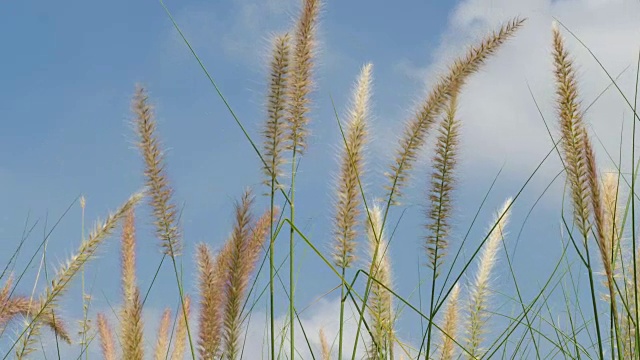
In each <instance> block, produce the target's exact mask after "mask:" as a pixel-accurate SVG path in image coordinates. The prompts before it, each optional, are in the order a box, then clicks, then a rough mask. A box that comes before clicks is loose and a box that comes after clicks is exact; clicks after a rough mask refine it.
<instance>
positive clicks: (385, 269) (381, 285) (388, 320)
mask: <svg viewBox="0 0 640 360" xmlns="http://www.w3.org/2000/svg"><path fill="white" fill-rule="evenodd" d="M369 217H370V218H371V221H369V220H368V219H367V224H368V225H369V226H368V227H367V239H368V243H369V255H370V256H371V259H372V260H371V262H372V263H373V264H374V266H372V267H371V268H372V273H371V276H372V277H373V278H374V279H376V280H377V281H374V282H373V283H372V285H371V297H370V300H369V302H368V308H367V309H368V312H369V317H370V319H371V320H370V322H369V327H370V329H371V333H372V335H373V339H372V342H371V343H370V344H369V347H368V356H369V359H378V358H380V357H382V358H385V356H391V357H393V356H392V354H393V344H394V336H395V332H394V327H393V322H394V314H393V308H392V305H393V301H392V300H393V298H392V295H391V292H389V290H387V289H391V288H392V286H393V285H392V280H391V264H390V262H389V252H388V242H387V240H386V236H385V234H384V233H382V209H381V208H380V207H379V206H378V205H374V206H373V207H372V208H371V210H370V214H369ZM376 254H377V255H376ZM374 255H376V258H374Z"/></svg>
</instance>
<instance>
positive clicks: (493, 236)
mask: <svg viewBox="0 0 640 360" xmlns="http://www.w3.org/2000/svg"><path fill="white" fill-rule="evenodd" d="M511 202H512V199H507V201H505V203H504V205H503V206H502V209H501V210H500V211H499V212H498V214H497V215H496V218H495V220H494V221H493V222H492V226H493V225H495V226H494V227H493V231H491V233H490V234H489V237H488V239H487V240H486V242H485V244H484V249H483V250H482V254H481V255H480V259H479V263H478V270H477V273H476V277H475V281H474V284H473V285H472V286H471V289H470V291H469V308H468V309H469V313H468V319H467V324H466V331H467V339H466V345H465V349H466V350H467V351H468V353H466V356H467V358H469V359H475V358H479V357H480V356H481V355H482V354H481V353H482V349H481V348H480V346H481V344H482V341H483V335H484V333H485V332H486V328H485V323H486V320H487V317H488V313H487V306H488V301H489V295H490V294H491V290H490V289H489V280H490V277H491V271H492V270H493V267H494V265H495V263H496V259H497V255H498V249H499V246H500V243H501V242H502V241H503V239H504V236H505V228H506V226H507V223H508V221H509V216H510V211H509V206H510V205H511Z"/></svg>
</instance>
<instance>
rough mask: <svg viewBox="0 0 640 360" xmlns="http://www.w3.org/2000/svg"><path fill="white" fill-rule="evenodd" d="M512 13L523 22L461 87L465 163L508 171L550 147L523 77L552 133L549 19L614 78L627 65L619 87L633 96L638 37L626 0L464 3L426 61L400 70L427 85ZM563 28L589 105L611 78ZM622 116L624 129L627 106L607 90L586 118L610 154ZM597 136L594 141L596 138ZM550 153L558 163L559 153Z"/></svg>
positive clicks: (639, 28)
mask: <svg viewBox="0 0 640 360" xmlns="http://www.w3.org/2000/svg"><path fill="white" fill-rule="evenodd" d="M514 16H524V17H527V18H528V21H527V22H526V24H525V26H524V28H523V29H521V30H520V31H519V32H518V33H517V35H516V37H515V38H513V39H511V40H510V41H509V42H508V43H507V44H506V46H504V47H503V48H502V49H500V51H499V52H498V54H497V56H495V57H493V58H491V59H490V60H489V62H488V64H487V65H486V66H485V67H484V68H483V70H482V71H481V72H480V73H478V74H475V75H473V77H472V79H471V80H470V82H469V83H468V85H467V86H466V88H465V89H464V90H463V95H462V96H461V99H460V104H461V108H460V111H459V116H460V118H461V120H462V122H463V129H462V153H461V155H462V157H463V158H464V159H465V162H466V163H468V164H474V166H479V167H484V166H490V167H491V168H493V167H496V166H500V165H502V164H503V162H505V161H506V163H507V168H508V169H511V170H513V171H518V172H522V171H524V172H526V173H530V172H531V171H532V170H533V168H534V167H535V166H536V165H537V163H538V162H539V161H540V160H541V159H542V157H543V156H544V154H546V152H548V151H549V150H550V149H551V141H550V139H549V136H548V134H547V131H546V129H545V127H544V124H543V122H542V120H541V118H540V115H539V113H538V111H537V109H536V107H535V104H534V102H533V100H532V98H531V96H530V94H529V91H528V89H527V83H528V84H529V86H530V87H531V89H532V92H533V94H534V96H535V97H536V100H537V101H538V103H539V104H540V106H541V110H542V112H543V115H544V116H545V118H546V119H547V122H548V123H549V125H550V127H551V130H552V132H553V134H554V135H556V136H557V125H556V118H555V108H554V103H553V100H554V87H553V86H554V82H553V77H552V70H553V67H552V63H551V51H550V50H551V23H552V21H553V18H554V17H555V18H557V19H558V20H560V21H561V22H562V23H563V24H565V25H566V26H567V27H568V28H569V29H571V31H573V32H574V33H575V34H576V35H577V36H578V37H579V38H580V39H581V40H582V41H584V42H585V43H586V44H587V45H588V46H589V47H590V48H591V50H592V51H593V52H594V53H595V54H596V56H597V57H598V58H599V60H600V61H601V62H602V63H603V64H604V66H605V67H606V68H607V70H608V71H609V72H610V73H611V74H612V76H614V77H615V76H616V75H617V74H618V73H620V72H621V71H622V70H623V69H624V68H625V67H627V66H629V65H631V67H630V68H629V70H627V72H625V73H624V75H623V76H622V77H621V78H620V82H619V85H620V86H621V88H622V89H623V91H624V92H625V94H626V96H627V97H629V98H632V97H633V85H634V80H635V71H634V69H635V66H634V65H635V62H636V60H637V56H638V54H637V51H638V45H639V42H638V39H640V3H638V2H637V1H630V0H629V1H626V0H616V1H601V0H565V1H551V0H525V1H510V0H467V1H462V2H460V3H459V4H458V6H457V7H456V8H455V10H454V12H453V13H452V16H451V17H450V19H449V25H448V28H447V29H446V31H445V32H444V33H443V35H442V38H441V43H440V45H439V47H438V49H437V51H436V53H435V55H434V61H433V62H432V63H431V64H430V65H429V66H427V67H415V66H412V65H411V64H407V63H402V64H401V66H400V67H399V68H400V69H402V70H403V71H405V73H410V74H413V76H416V77H420V78H422V79H425V78H426V85H427V88H428V87H430V85H431V84H432V83H433V80H434V79H435V78H436V76H438V75H439V74H442V73H443V72H444V71H445V70H446V66H447V65H448V64H449V63H450V62H451V60H452V59H454V58H455V57H457V56H459V55H461V53H462V49H464V47H466V46H467V45H469V44H472V43H476V42H477V40H479V39H480V38H482V37H483V36H484V35H485V34H487V32H488V31H489V30H492V29H496V28H498V27H499V26H500V25H501V24H502V23H503V22H504V21H506V20H508V19H510V18H512V17H514ZM563 34H564V35H565V38H566V40H567V46H568V49H569V51H570V52H571V54H572V55H573V57H574V59H575V63H576V65H577V66H576V68H577V70H578V73H579V87H580V95H581V98H582V100H583V103H584V105H585V106H586V105H587V104H588V103H590V102H591V101H592V100H593V99H595V97H596V96H597V95H598V94H599V93H600V92H601V91H602V90H603V89H605V88H606V87H607V86H608V84H609V80H608V78H607V76H606V75H605V74H604V72H603V71H602V70H601V69H600V68H599V66H598V65H597V63H596V62H595V60H594V59H593V58H592V57H591V56H590V55H589V54H588V52H587V51H586V50H585V49H584V48H583V47H582V46H581V45H580V44H579V43H578V41H576V40H575V39H574V38H573V37H572V36H571V35H570V34H569V33H568V32H567V31H564V30H563ZM623 114H625V120H626V121H627V122H626V124H625V128H629V125H630V123H629V119H630V118H631V115H630V110H629V108H628V107H627V106H626V105H625V103H624V101H623V99H622V97H621V96H620V95H619V94H618V93H617V91H616V90H615V89H614V88H612V89H610V90H609V91H608V92H607V94H605V96H603V97H602V98H601V99H600V100H599V101H598V102H597V103H596V104H595V105H594V106H593V107H592V108H591V109H590V110H589V112H588V114H587V116H586V120H587V122H588V123H590V124H592V125H593V130H594V133H596V134H598V136H599V137H600V138H601V139H602V140H603V142H604V145H605V146H606V148H607V150H608V151H610V152H612V153H613V154H614V156H615V157H617V156H616V154H617V151H618V145H619V138H620V125H621V121H622V116H623ZM626 134H628V132H626ZM627 139H628V137H627ZM594 142H595V143H596V144H597V143H598V142H597V141H596V140H595V139H594ZM596 146H597V147H598V148H599V145H596ZM554 158H555V160H554V161H556V160H557V156H555V157H554ZM599 159H600V163H601V164H603V165H605V166H603V167H604V168H610V167H611V166H610V165H609V166H607V165H606V164H608V159H607V158H606V155H605V154H604V153H602V152H601V153H600V154H599ZM558 169H559V168H558ZM554 172H555V170H554Z"/></svg>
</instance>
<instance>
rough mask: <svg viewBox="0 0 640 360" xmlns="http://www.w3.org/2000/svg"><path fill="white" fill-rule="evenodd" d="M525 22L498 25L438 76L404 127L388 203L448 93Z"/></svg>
mask: <svg viewBox="0 0 640 360" xmlns="http://www.w3.org/2000/svg"><path fill="white" fill-rule="evenodd" d="M524 21H525V19H520V18H515V19H513V20H511V21H510V22H508V23H507V24H506V25H504V26H502V27H501V28H500V30H499V31H498V32H494V33H493V34H492V35H491V36H488V37H487V38H485V39H484V40H483V41H482V42H481V43H480V44H478V45H476V46H473V47H471V48H470V49H469V50H468V51H467V53H466V55H465V56H463V57H461V58H459V59H457V60H456V61H455V62H454V63H453V65H452V66H451V67H450V68H449V73H448V74H447V75H445V76H443V77H441V78H440V79H439V80H438V81H437V82H436V84H435V87H434V88H433V89H432V90H431V92H430V93H429V94H428V95H427V97H426V99H425V100H424V102H423V103H422V105H421V106H420V108H419V109H418V111H417V112H416V114H415V116H414V117H413V119H411V120H410V121H409V122H408V123H407V124H406V127H405V130H404V133H403V135H402V137H401V139H400V144H399V147H398V150H397V153H396V155H395V159H394V162H393V164H392V165H391V166H390V171H389V172H388V173H387V174H386V175H387V178H388V179H389V182H390V184H389V185H387V191H389V196H390V200H391V201H392V203H397V199H398V198H399V197H400V196H401V195H402V189H403V187H404V186H405V185H406V183H407V181H408V172H409V171H410V170H411V169H412V168H413V164H414V163H415V161H416V159H417V156H418V151H419V150H420V149H421V148H422V146H423V145H424V143H425V140H426V137H427V134H428V133H429V131H430V129H431V127H432V125H433V123H434V122H435V119H436V117H437V116H438V115H439V114H440V113H441V112H442V111H443V110H444V107H445V106H446V104H447V102H448V101H449V99H450V97H451V95H452V93H453V92H454V91H458V89H459V88H461V87H462V85H463V84H464V83H465V81H466V80H467V78H468V77H469V76H470V75H471V74H473V73H475V72H476V71H478V69H479V68H480V66H482V65H483V64H484V63H485V61H486V60H487V59H488V58H489V56H491V55H492V54H493V53H495V52H496V50H498V48H499V47H500V46H501V45H502V44H503V43H504V42H505V41H506V40H507V39H509V38H510V37H512V36H513V35H514V34H515V32H516V31H517V30H518V29H519V28H520V27H521V26H522V24H523V23H524Z"/></svg>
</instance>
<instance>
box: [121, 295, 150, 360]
mask: <svg viewBox="0 0 640 360" xmlns="http://www.w3.org/2000/svg"><path fill="white" fill-rule="evenodd" d="M122 317H123V322H122V325H121V326H122V336H121V339H120V342H121V344H122V356H123V357H124V358H125V359H130V360H142V359H144V324H143V321H142V301H141V299H140V290H139V289H137V288H136V289H135V291H134V293H133V298H132V301H131V307H129V308H124V309H123V311H122Z"/></svg>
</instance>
